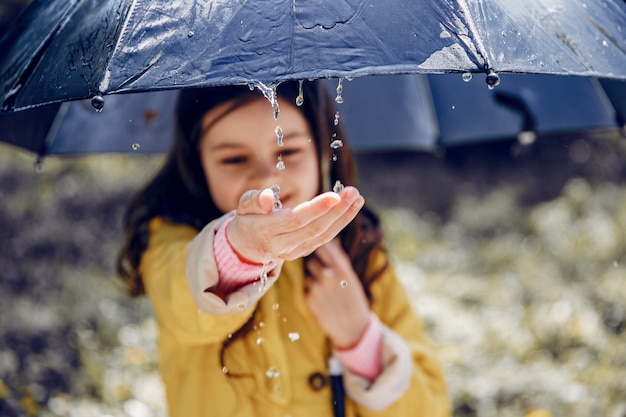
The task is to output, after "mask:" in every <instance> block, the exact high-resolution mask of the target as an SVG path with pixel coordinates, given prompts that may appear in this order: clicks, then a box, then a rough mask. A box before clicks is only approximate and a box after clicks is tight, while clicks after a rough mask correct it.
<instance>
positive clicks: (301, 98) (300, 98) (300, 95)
mask: <svg viewBox="0 0 626 417" xmlns="http://www.w3.org/2000/svg"><path fill="white" fill-rule="evenodd" d="M302 83H303V80H300V81H298V97H296V106H298V107H300V106H302V105H303V104H304V94H303V93H302Z"/></svg>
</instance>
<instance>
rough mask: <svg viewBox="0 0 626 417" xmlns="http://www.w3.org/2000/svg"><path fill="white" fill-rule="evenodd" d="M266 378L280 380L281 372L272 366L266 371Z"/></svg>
mask: <svg viewBox="0 0 626 417" xmlns="http://www.w3.org/2000/svg"><path fill="white" fill-rule="evenodd" d="M265 376H267V377H268V378H278V377H279V376H280V371H279V370H278V369H276V368H274V367H273V366H271V367H270V368H269V369H268V370H267V371H265Z"/></svg>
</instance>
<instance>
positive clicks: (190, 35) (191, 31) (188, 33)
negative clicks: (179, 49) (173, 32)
mask: <svg viewBox="0 0 626 417" xmlns="http://www.w3.org/2000/svg"><path fill="white" fill-rule="evenodd" d="M193 35H195V33H193V30H190V31H189V32H187V36H188V37H190V38H193Z"/></svg>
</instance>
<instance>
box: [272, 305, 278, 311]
mask: <svg viewBox="0 0 626 417" xmlns="http://www.w3.org/2000/svg"><path fill="white" fill-rule="evenodd" d="M279 307H280V306H279V305H278V303H276V304H274V305H273V306H272V310H274V311H276V310H278V308H279Z"/></svg>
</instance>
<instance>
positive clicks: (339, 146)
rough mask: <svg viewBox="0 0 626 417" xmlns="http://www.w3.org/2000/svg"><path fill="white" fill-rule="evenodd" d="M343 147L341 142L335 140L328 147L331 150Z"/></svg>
mask: <svg viewBox="0 0 626 417" xmlns="http://www.w3.org/2000/svg"><path fill="white" fill-rule="evenodd" d="M342 146H343V141H342V140H341V139H335V140H334V141H332V142H331V144H330V147H331V148H333V149H339V148H341V147H342Z"/></svg>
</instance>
